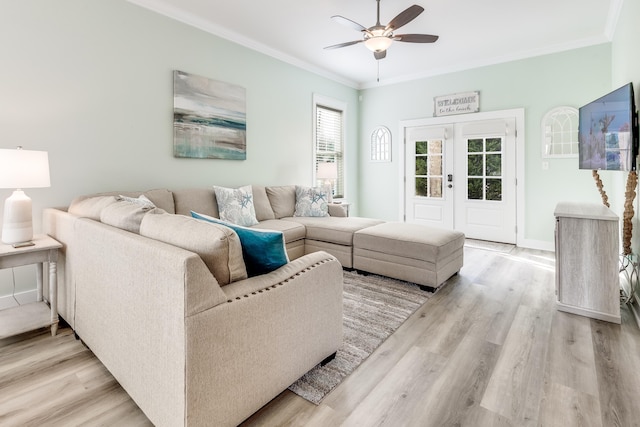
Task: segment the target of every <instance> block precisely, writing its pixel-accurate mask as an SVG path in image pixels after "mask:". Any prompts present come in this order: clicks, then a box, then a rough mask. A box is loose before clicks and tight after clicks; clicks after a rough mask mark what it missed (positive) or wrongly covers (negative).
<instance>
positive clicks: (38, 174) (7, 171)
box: [0, 149, 51, 189]
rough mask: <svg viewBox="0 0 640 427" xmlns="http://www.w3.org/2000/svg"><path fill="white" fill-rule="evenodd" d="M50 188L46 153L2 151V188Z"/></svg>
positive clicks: (18, 150) (19, 150) (0, 162)
mask: <svg viewBox="0 0 640 427" xmlns="http://www.w3.org/2000/svg"><path fill="white" fill-rule="evenodd" d="M50 186H51V181H50V178H49V154H48V153H47V152H46V151H33V150H22V149H16V150H12V149H0V188H14V189H15V188H40V187H50Z"/></svg>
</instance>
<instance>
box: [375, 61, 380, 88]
mask: <svg viewBox="0 0 640 427" xmlns="http://www.w3.org/2000/svg"><path fill="white" fill-rule="evenodd" d="M376 64H378V76H377V79H376V80H377V82H378V83H380V61H376Z"/></svg>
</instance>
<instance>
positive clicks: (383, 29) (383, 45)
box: [325, 0, 438, 59]
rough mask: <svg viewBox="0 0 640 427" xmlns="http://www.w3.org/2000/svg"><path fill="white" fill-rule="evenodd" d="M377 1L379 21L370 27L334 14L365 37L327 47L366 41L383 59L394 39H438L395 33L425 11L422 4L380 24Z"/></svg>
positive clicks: (423, 40)
mask: <svg viewBox="0 0 640 427" xmlns="http://www.w3.org/2000/svg"><path fill="white" fill-rule="evenodd" d="M376 2H377V4H378V15H377V22H376V25H374V26H372V27H369V28H365V27H364V26H362V25H360V24H358V23H357V22H354V21H352V20H351V19H348V18H345V17H344V16H340V15H334V16H332V17H331V19H333V20H334V21H336V22H339V23H340V24H342V25H346V26H348V27H350V28H354V29H356V30H358V31H360V32H361V33H362V34H363V38H362V40H355V41H351V42H346V43H340V44H335V45H332V46H327V47H325V49H338V48H341V47H346V46H351V45H354V44H357V43H364V45H365V46H366V47H367V48H368V49H369V50H371V51H372V52H373V56H375V58H376V59H382V58H384V57H386V56H387V48H388V47H389V46H391V43H392V42H393V41H394V40H396V41H399V42H408V43H433V42H435V41H436V40H438V36H432V35H429V34H399V35H395V34H393V32H394V31H395V30H397V29H398V28H400V27H402V26H403V25H406V24H408V23H409V22H411V21H413V20H414V19H415V18H417V17H418V15H420V14H421V13H422V12H423V11H424V8H423V7H422V6H418V5H417V4H414V5H413V6H410V7H408V8H407V9H405V10H404V11H402V12H400V14H398V16H396V17H395V18H393V19H392V20H391V22H389V23H388V24H387V25H386V26H384V25H381V24H380V0H376Z"/></svg>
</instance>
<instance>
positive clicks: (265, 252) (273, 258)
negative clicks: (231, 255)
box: [191, 211, 289, 277]
mask: <svg viewBox="0 0 640 427" xmlns="http://www.w3.org/2000/svg"><path fill="white" fill-rule="evenodd" d="M191 216H192V217H194V218H196V219H201V220H204V221H208V222H212V223H214V224H220V225H225V226H227V227H229V228H230V229H232V230H233V231H235V232H236V233H237V234H238V237H239V238H240V243H241V244H242V257H243V258H244V264H245V266H246V267H247V274H248V276H249V277H253V276H258V275H261V274H265V273H269V272H270V271H273V270H276V269H278V268H280V267H282V266H283V265H285V264H286V263H288V262H289V257H288V256H287V250H286V248H285V245H284V234H283V233H282V232H281V231H274V230H261V229H256V228H247V227H242V226H240V225H235V224H231V223H228V222H225V221H221V220H219V219H218V218H213V217H211V216H208V215H204V214H199V213H197V212H194V211H191Z"/></svg>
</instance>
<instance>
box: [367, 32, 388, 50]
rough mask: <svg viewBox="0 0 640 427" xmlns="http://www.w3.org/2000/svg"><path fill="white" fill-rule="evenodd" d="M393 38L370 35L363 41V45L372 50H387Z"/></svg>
mask: <svg viewBox="0 0 640 427" xmlns="http://www.w3.org/2000/svg"><path fill="white" fill-rule="evenodd" d="M392 42H393V39H391V38H389V37H387V36H372V37H369V38H368V39H366V40H365V41H364V45H365V46H366V47H367V49H369V50H370V51H372V52H382V51H383V50H387V48H388V47H389V46H391V43H392Z"/></svg>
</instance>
